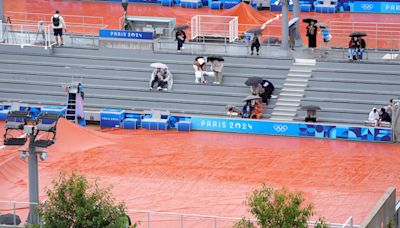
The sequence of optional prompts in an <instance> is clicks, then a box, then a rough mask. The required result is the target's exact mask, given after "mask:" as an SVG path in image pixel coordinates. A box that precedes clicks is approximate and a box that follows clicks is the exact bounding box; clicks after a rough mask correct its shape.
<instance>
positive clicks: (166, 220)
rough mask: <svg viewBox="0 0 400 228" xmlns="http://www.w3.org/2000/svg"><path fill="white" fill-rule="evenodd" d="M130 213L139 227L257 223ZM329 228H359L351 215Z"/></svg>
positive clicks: (225, 218) (218, 225) (191, 215)
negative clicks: (344, 220)
mask: <svg viewBox="0 0 400 228" xmlns="http://www.w3.org/2000/svg"><path fill="white" fill-rule="evenodd" d="M128 215H129V216H130V218H131V219H132V221H133V222H139V223H140V226H139V227H147V228H151V227H156V228H157V227H180V228H184V227H214V228H221V227H233V225H234V224H235V223H237V222H238V221H240V220H242V219H246V220H247V221H249V222H252V223H253V224H254V225H256V224H257V220H256V219H252V218H239V217H225V216H213V215H202V214H185V213H176V212H156V211H146V210H128ZM316 225H317V222H316V221H309V222H308V227H309V228H313V227H315V226H316ZM327 226H328V227H329V228H358V227H359V226H358V225H353V217H351V216H350V217H349V218H348V219H347V221H346V222H345V223H344V224H340V223H327Z"/></svg>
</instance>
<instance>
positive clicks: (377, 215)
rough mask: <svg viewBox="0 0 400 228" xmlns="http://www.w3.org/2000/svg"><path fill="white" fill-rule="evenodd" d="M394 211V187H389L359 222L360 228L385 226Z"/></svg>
mask: <svg viewBox="0 0 400 228" xmlns="http://www.w3.org/2000/svg"><path fill="white" fill-rule="evenodd" d="M395 212H396V189H395V188H394V187H390V188H389V189H388V190H387V191H386V192H385V194H383V196H382V197H381V198H380V199H379V200H378V202H377V203H376V205H375V207H374V208H373V209H372V210H371V212H370V213H369V215H368V216H367V217H366V218H365V219H364V221H363V222H362V223H361V225H360V227H361V228H379V227H387V225H388V224H389V222H390V220H391V219H392V217H393V215H394V214H395Z"/></svg>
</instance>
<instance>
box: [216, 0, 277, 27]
mask: <svg viewBox="0 0 400 228" xmlns="http://www.w3.org/2000/svg"><path fill="white" fill-rule="evenodd" d="M220 15H221V16H237V17H238V18H239V24H243V25H245V24H249V25H260V26H262V25H263V24H264V23H265V22H266V21H268V20H269V19H270V17H268V16H267V15H264V14H262V13H260V12H259V11H257V10H255V9H254V8H253V7H251V6H250V5H248V4H246V3H243V2H241V3H240V4H238V5H236V6H235V7H233V8H231V9H228V10H225V11H223V12H222V13H221V14H220Z"/></svg>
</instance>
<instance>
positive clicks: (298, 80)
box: [285, 77, 308, 83]
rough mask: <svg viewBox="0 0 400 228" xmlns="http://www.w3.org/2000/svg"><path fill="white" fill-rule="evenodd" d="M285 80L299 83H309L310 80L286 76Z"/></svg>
mask: <svg viewBox="0 0 400 228" xmlns="http://www.w3.org/2000/svg"><path fill="white" fill-rule="evenodd" d="M285 82H299V83H307V82H308V80H307V79H304V78H289V77H288V78H286V80H285Z"/></svg>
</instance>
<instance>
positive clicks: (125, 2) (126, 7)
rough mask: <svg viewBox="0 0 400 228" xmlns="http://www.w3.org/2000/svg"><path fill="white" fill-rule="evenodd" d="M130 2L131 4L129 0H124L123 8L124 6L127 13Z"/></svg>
mask: <svg viewBox="0 0 400 228" xmlns="http://www.w3.org/2000/svg"><path fill="white" fill-rule="evenodd" d="M128 4H129V1H128V0H122V8H124V11H125V13H126V11H127V10H128Z"/></svg>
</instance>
